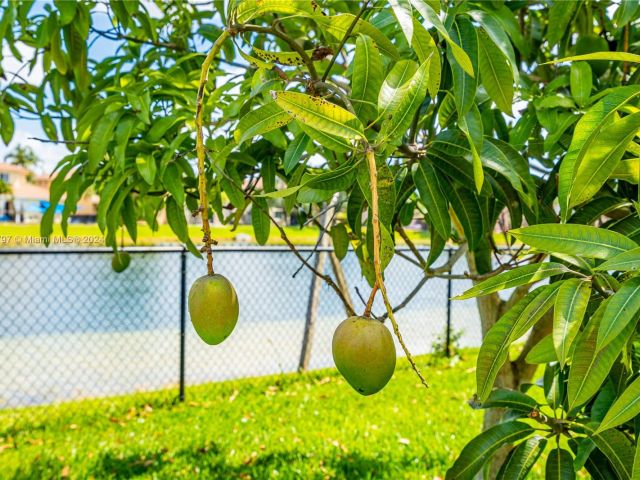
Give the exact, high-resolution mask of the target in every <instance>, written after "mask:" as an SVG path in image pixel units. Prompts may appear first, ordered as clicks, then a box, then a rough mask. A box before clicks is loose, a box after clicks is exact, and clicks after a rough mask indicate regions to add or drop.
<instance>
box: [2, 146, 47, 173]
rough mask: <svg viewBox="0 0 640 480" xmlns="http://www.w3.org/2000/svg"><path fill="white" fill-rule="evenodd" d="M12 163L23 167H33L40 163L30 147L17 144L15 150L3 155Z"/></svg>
mask: <svg viewBox="0 0 640 480" xmlns="http://www.w3.org/2000/svg"><path fill="white" fill-rule="evenodd" d="M4 159H5V160H7V161H9V162H10V163H12V164H13V165H18V166H20V167H23V168H31V167H35V166H36V165H37V164H38V163H40V157H38V155H36V153H35V152H34V151H33V149H32V148H31V147H23V146H22V145H18V146H17V147H16V148H15V150H14V151H13V152H11V153H9V154H7V155H6V156H5V157H4Z"/></svg>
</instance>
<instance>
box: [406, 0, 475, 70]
mask: <svg viewBox="0 0 640 480" xmlns="http://www.w3.org/2000/svg"><path fill="white" fill-rule="evenodd" d="M412 5H413V6H414V7H415V9H416V10H418V12H420V15H422V16H423V18H424V19H425V20H427V21H428V22H429V23H431V24H432V25H433V26H434V27H435V28H436V30H437V31H438V33H439V34H440V35H442V38H444V40H445V42H447V46H448V48H449V49H450V50H451V53H452V55H453V58H454V59H455V61H456V63H457V64H458V65H460V67H462V69H463V70H464V71H465V72H466V73H467V74H468V75H470V76H472V77H473V76H474V75H475V71H477V68H476V69H474V65H473V62H472V60H471V59H470V58H469V55H467V52H465V50H464V48H462V47H460V45H458V44H457V43H456V42H455V41H454V40H453V39H452V38H451V37H450V36H449V32H447V29H446V28H445V26H444V24H443V23H442V20H440V17H438V14H437V13H436V11H435V10H434V9H433V7H432V6H431V5H429V4H427V3H426V2H422V1H418V0H414V1H412Z"/></svg>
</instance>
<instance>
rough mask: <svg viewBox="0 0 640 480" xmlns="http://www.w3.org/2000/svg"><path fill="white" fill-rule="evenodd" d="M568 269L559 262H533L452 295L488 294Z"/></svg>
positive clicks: (460, 297) (467, 296)
mask: <svg viewBox="0 0 640 480" xmlns="http://www.w3.org/2000/svg"><path fill="white" fill-rule="evenodd" d="M568 272H570V270H569V269H568V268H567V267H565V266H564V265H562V264H561V263H555V262H546V263H533V264H531V265H523V266H521V267H516V268H514V269H512V270H508V271H506V272H502V273H500V274H498V275H495V276H493V277H490V278H488V279H487V280H484V281H482V282H480V283H478V284H476V285H474V286H473V287H471V288H470V289H469V290H467V291H466V292H464V293H462V294H460V295H458V296H457V297H454V300H465V299H467V298H473V297H478V296H480V295H488V294H489V293H493V292H497V291H499V290H506V289H507V288H513V287H517V286H519V285H526V284H528V283H534V282H538V281H540V280H544V279H545V278H549V277H551V276H554V275H562V274H564V273H568Z"/></svg>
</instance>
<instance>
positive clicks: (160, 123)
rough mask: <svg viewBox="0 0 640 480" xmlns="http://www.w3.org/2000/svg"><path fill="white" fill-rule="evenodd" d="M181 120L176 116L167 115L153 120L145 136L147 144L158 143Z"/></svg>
mask: <svg viewBox="0 0 640 480" xmlns="http://www.w3.org/2000/svg"><path fill="white" fill-rule="evenodd" d="M181 121H182V118H180V117H179V116H177V115H169V116H166V117H160V118H158V119H154V121H153V124H152V125H151V128H150V129H149V131H148V132H147V134H146V136H145V140H146V141H147V142H149V143H157V142H159V141H160V140H161V139H162V137H163V136H164V134H165V133H167V132H168V131H169V130H170V129H171V128H173V127H174V126H175V125H176V124H178V123H180V122H181Z"/></svg>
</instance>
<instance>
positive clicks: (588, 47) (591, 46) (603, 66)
mask: <svg viewBox="0 0 640 480" xmlns="http://www.w3.org/2000/svg"><path fill="white" fill-rule="evenodd" d="M608 51H609V43H608V42H607V40H606V39H604V38H602V37H599V36H597V35H585V36H582V37H580V38H578V41H577V42H576V46H575V52H576V55H586V54H587V53H595V52H608ZM587 61H588V62H589V65H591V69H592V70H593V73H595V74H596V76H597V77H600V76H602V75H603V74H604V73H605V72H606V71H607V69H608V68H609V65H610V64H611V62H609V61H607V60H587Z"/></svg>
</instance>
